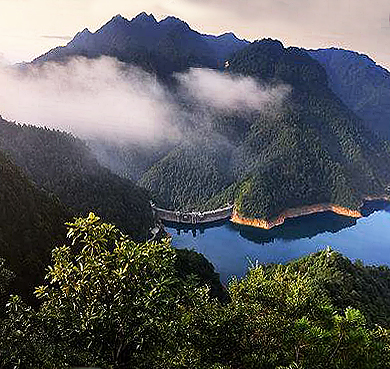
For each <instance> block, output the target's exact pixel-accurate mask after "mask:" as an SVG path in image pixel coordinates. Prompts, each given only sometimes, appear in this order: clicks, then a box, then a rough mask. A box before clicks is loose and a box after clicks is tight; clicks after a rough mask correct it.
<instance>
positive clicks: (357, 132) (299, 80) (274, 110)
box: [139, 40, 390, 219]
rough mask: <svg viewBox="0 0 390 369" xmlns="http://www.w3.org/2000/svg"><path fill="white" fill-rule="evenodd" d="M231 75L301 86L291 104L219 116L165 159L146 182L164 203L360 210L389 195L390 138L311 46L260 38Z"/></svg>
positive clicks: (271, 211) (255, 210)
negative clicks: (378, 132) (363, 115)
mask: <svg viewBox="0 0 390 369" xmlns="http://www.w3.org/2000/svg"><path fill="white" fill-rule="evenodd" d="M225 73H230V74H231V75H234V76H243V77H252V78H255V79H256V80H257V82H258V83H259V84H264V83H266V84H267V85H268V86H286V85H288V86H290V87H291V92H290V93H289V94H288V96H287V97H286V98H285V99H284V100H283V103H282V104H281V106H272V103H271V104H270V106H269V108H268V109H267V107H266V108H265V109H262V110H261V111H254V112H252V113H250V112H246V113H241V114H239V116H237V115H234V114H233V113H232V114H229V113H219V114H214V115H213V119H212V124H211V127H210V126H209V127H208V128H207V129H204V130H203V131H202V130H200V131H198V132H196V133H194V134H193V135H192V137H190V138H189V139H188V140H187V141H185V142H183V144H181V145H179V146H178V147H176V148H174V149H173V150H172V151H171V152H170V153H169V154H167V155H166V156H165V157H164V158H162V159H160V160H159V161H158V162H157V163H155V164H154V165H153V166H152V167H151V168H150V169H149V170H148V171H146V173H145V174H144V175H143V176H142V177H141V179H140V181H139V184H140V185H141V186H143V187H145V188H146V189H148V190H149V191H150V192H151V194H152V195H153V197H154V200H155V201H156V202H157V203H158V204H159V205H161V206H164V207H167V208H170V209H185V210H189V209H204V208H213V207H214V208H215V207H218V206H222V205H224V204H226V203H227V202H234V203H235V205H236V207H237V209H238V210H239V212H240V213H241V214H242V215H244V216H248V217H256V218H268V219H269V218H272V217H275V216H277V215H278V214H280V213H281V212H282V211H283V210H285V209H288V208H293V207H300V206H303V205H312V204H319V203H333V204H338V205H341V206H345V207H348V208H351V209H357V208H358V207H359V206H360V205H361V203H362V201H363V199H364V197H365V196H367V195H383V194H384V193H385V189H386V187H387V185H388V184H389V183H390V173H389V171H388V170H387V168H388V167H389V165H390V156H389V153H390V151H389V147H390V146H389V143H388V142H387V141H382V140H380V139H378V138H377V136H375V134H373V133H372V132H371V131H369V130H368V129H367V128H366V127H365V126H364V124H363V122H362V121H361V120H360V119H359V118H358V117H357V116H356V115H355V114H354V113H353V112H352V111H351V110H349V109H348V108H347V107H346V106H345V105H344V104H343V103H342V102H341V100H340V99H339V98H338V97H337V96H336V95H335V94H334V93H333V92H332V91H331V89H330V88H329V87H328V81H327V75H326V71H325V69H324V68H323V67H322V66H321V65H320V64H319V63H318V62H317V61H315V60H314V59H312V58H311V57H310V56H309V55H308V54H307V53H306V52H305V51H302V50H299V49H297V48H287V49H286V48H284V47H283V45H282V44H281V43H280V42H279V41H274V40H262V41H258V42H255V43H253V44H251V45H249V46H247V47H245V48H244V49H242V50H241V51H239V52H237V53H236V54H235V56H234V57H233V58H231V59H230V60H229V67H228V68H227V70H226V72H225ZM235 114H236V113H235Z"/></svg>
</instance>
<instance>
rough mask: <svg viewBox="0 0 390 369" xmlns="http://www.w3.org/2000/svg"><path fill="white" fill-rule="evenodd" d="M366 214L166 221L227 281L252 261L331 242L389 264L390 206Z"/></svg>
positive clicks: (294, 254) (280, 258)
mask: <svg viewBox="0 0 390 369" xmlns="http://www.w3.org/2000/svg"><path fill="white" fill-rule="evenodd" d="M380 207H381V210H377V211H375V212H373V213H371V212H372V209H366V213H367V214H369V213H371V214H370V215H368V216H366V217H364V218H361V219H358V220H356V219H352V218H347V217H343V216H339V215H336V214H333V213H330V212H326V213H319V214H315V215H309V216H304V217H300V218H296V219H290V220H287V221H286V222H285V224H284V225H282V226H279V227H276V228H274V229H272V230H269V231H267V230H262V229H255V228H252V227H246V226H238V225H234V224H232V223H231V222H230V221H226V222H222V223H217V224H213V225H212V226H211V227H208V228H186V227H185V226H182V225H177V224H176V225H175V224H166V230H167V231H168V232H169V233H170V234H171V235H172V244H173V246H174V247H176V248H189V249H193V250H195V251H197V252H200V253H202V254H203V255H205V257H206V258H207V259H208V260H209V261H210V262H211V263H212V264H213V265H214V267H215V269H216V271H217V272H218V273H220V276H221V280H222V282H226V281H227V280H228V279H229V277H230V276H232V275H235V276H237V277H242V276H243V275H244V274H245V272H246V270H247V268H248V266H250V265H251V263H256V262H259V263H285V262H287V261H289V260H292V259H296V258H299V257H300V256H303V255H306V254H308V253H312V252H316V251H318V250H321V249H324V248H325V247H326V246H330V247H331V248H332V249H334V250H337V251H339V252H341V253H342V254H343V255H345V256H347V257H349V258H350V259H352V260H356V259H361V260H362V261H363V262H364V263H365V264H366V265H368V264H375V265H381V264H386V265H390V206H389V204H381V206H380Z"/></svg>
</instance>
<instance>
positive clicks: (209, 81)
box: [178, 68, 290, 111]
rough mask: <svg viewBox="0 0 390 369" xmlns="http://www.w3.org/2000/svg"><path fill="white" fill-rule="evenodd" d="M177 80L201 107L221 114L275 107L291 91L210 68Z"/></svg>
mask: <svg viewBox="0 0 390 369" xmlns="http://www.w3.org/2000/svg"><path fill="white" fill-rule="evenodd" d="M178 79H179V81H180V82H181V84H182V85H183V87H184V88H185V90H186V91H187V93H188V94H189V95H190V96H192V97H193V98H194V99H195V100H196V101H198V102H199V103H200V104H204V105H206V106H210V107H212V108H215V109H219V110H224V111H240V110H262V109H264V108H265V106H266V105H268V104H270V103H272V104H273V105H274V106H275V105H277V104H278V103H279V102H280V101H281V100H283V99H284V97H285V96H286V94H287V93H288V92H289V90H290V89H289V87H287V86H278V87H266V86H260V85H259V84H258V83H257V82H256V81H255V80H254V79H253V78H250V77H237V76H231V75H229V74H223V73H220V72H217V71H213V70H209V69H196V68H194V69H191V70H190V71H189V72H188V73H185V74H180V75H178Z"/></svg>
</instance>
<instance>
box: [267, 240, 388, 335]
mask: <svg viewBox="0 0 390 369" xmlns="http://www.w3.org/2000/svg"><path fill="white" fill-rule="evenodd" d="M367 246H369V245H367ZM289 267H291V268H293V269H294V270H297V271H298V270H299V271H300V272H301V273H308V274H309V275H310V278H313V280H316V281H317V283H318V284H319V285H320V286H321V287H322V288H323V289H324V290H325V291H327V294H328V296H329V298H330V300H331V301H332V303H333V305H334V306H336V307H338V308H339V309H340V310H344V309H346V308H347V307H348V306H352V307H354V308H356V309H359V310H360V311H361V312H362V313H364V315H365V316H366V318H367V321H368V323H369V324H370V325H371V326H374V325H375V324H379V325H381V326H382V327H384V328H390V269H389V268H388V267H387V266H379V267H378V266H364V265H363V263H362V262H361V261H359V260H357V261H356V262H355V263H352V262H351V261H350V260H349V259H348V258H346V257H345V256H342V255H341V254H340V253H338V252H335V251H332V250H330V249H328V250H327V251H322V252H319V253H315V254H311V255H308V256H305V257H303V258H301V259H299V260H297V261H293V262H291V263H289ZM271 268H273V267H271Z"/></svg>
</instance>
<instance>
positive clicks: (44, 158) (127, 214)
mask: <svg viewBox="0 0 390 369" xmlns="http://www.w3.org/2000/svg"><path fill="white" fill-rule="evenodd" d="M0 149H1V150H4V152H6V153H7V154H9V155H10V157H11V158H12V159H13V160H14V162H15V164H17V165H18V166H19V167H21V168H22V169H23V170H24V171H25V173H26V174H27V175H28V176H29V177H30V178H31V179H32V180H34V181H35V183H36V184H37V185H38V186H39V187H41V188H43V189H45V190H46V191H49V192H51V193H54V194H55V195H56V196H58V198H59V199H60V200H61V201H62V202H63V203H64V204H65V205H67V206H68V207H70V208H71V209H73V211H74V212H76V213H78V214H80V215H87V214H88V212H89V211H91V210H93V211H95V212H96V213H98V214H100V215H102V216H104V217H105V218H106V219H110V220H111V221H113V222H115V223H117V224H118V225H120V227H121V228H122V229H124V230H126V231H127V232H128V233H129V235H131V236H132V237H133V238H135V239H137V240H146V239H148V237H149V229H150V228H151V227H152V226H153V224H154V219H153V215H152V210H151V208H150V204H149V195H148V193H147V192H146V191H145V190H143V189H141V188H139V187H138V186H137V185H135V184H134V183H133V182H132V181H130V180H127V179H124V178H121V177H119V176H118V175H115V174H113V173H112V172H111V171H110V170H109V169H107V168H104V167H102V166H101V165H100V164H99V163H98V161H97V160H96V158H95V156H94V155H93V154H92V152H91V151H90V149H89V148H88V147H87V146H86V144H85V143H84V142H83V141H81V140H80V139H78V138H76V137H74V136H72V135H70V134H68V133H64V132H60V131H56V130H51V129H47V128H38V127H34V126H28V125H18V124H15V123H11V122H7V121H5V120H4V119H2V118H0Z"/></svg>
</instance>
